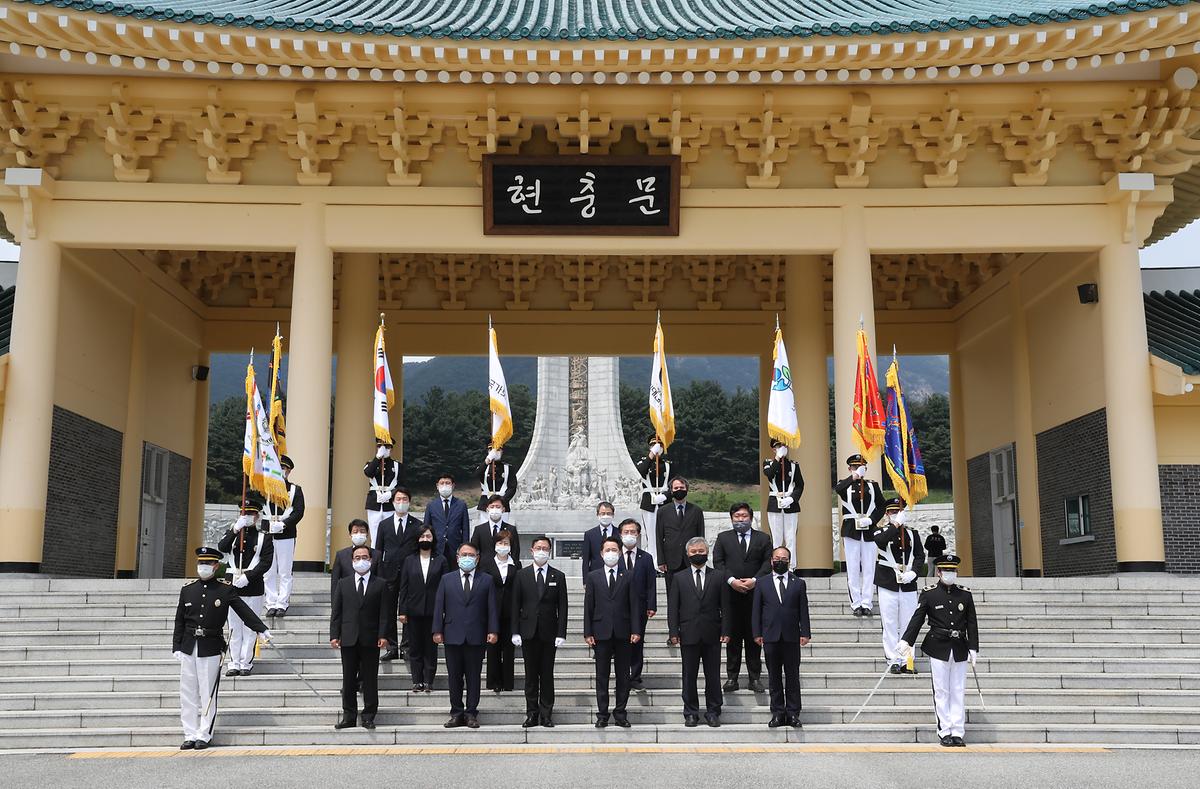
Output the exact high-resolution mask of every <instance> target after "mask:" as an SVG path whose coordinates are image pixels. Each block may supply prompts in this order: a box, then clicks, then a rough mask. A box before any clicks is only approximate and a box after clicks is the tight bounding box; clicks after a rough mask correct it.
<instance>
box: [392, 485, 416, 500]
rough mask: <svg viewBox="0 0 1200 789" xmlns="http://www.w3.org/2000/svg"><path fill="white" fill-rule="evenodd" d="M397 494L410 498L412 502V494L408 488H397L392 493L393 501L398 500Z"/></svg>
mask: <svg viewBox="0 0 1200 789" xmlns="http://www.w3.org/2000/svg"><path fill="white" fill-rule="evenodd" d="M397 493H403V494H404V495H405V496H408V498H409V500H410V501H411V500H412V493H410V492H409V490H408V488H396V489H395V490H394V491H392V498H393V499H394V498H396V494H397Z"/></svg>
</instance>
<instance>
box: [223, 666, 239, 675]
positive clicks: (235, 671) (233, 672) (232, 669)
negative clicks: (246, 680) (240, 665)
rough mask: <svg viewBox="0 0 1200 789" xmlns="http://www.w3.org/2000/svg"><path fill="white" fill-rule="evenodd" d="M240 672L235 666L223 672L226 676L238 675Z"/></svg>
mask: <svg viewBox="0 0 1200 789" xmlns="http://www.w3.org/2000/svg"><path fill="white" fill-rule="evenodd" d="M240 673H241V672H240V671H238V670H237V669H236V668H231V669H229V670H228V671H226V672H225V676H227V677H236V676H238V675H239V674H240Z"/></svg>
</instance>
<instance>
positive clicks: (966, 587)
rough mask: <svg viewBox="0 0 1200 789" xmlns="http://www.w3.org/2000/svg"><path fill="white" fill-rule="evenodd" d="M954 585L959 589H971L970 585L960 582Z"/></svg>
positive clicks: (965, 590) (966, 590) (967, 590)
mask: <svg viewBox="0 0 1200 789" xmlns="http://www.w3.org/2000/svg"><path fill="white" fill-rule="evenodd" d="M955 586H957V587H958V588H959V589H962V590H963V591H964V592H969V591H971V587H969V586H963V585H962V584H955Z"/></svg>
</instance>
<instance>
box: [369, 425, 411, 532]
mask: <svg viewBox="0 0 1200 789" xmlns="http://www.w3.org/2000/svg"><path fill="white" fill-rule="evenodd" d="M363 476H365V477H366V478H367V479H369V480H370V481H371V486H370V488H369V489H368V490H367V504H366V509H367V526H368V527H369V529H370V542H368V543H367V545H374V544H375V537H376V536H377V535H378V534H379V524H380V522H382V521H383V520H384V519H385V518H390V517H391V516H392V513H393V512H395V509H396V508H395V504H394V503H393V498H394V497H395V495H396V488H397V487H398V486H399V485H400V484H402V482H403V478H404V464H403V463H401V462H400V461H398V460H392V443H391V442H390V441H384V440H383V439H379V438H377V439H375V457H373V458H371V460H370V461H369V462H368V463H367V465H365V466H363Z"/></svg>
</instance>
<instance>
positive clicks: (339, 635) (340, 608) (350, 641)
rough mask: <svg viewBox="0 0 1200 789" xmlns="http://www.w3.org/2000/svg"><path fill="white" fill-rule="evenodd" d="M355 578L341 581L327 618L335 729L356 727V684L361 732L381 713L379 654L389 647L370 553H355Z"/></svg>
mask: <svg viewBox="0 0 1200 789" xmlns="http://www.w3.org/2000/svg"><path fill="white" fill-rule="evenodd" d="M351 556H352V558H353V560H354V575H353V576H351V577H348V578H343V579H342V580H341V581H340V582H338V585H337V587H336V588H335V589H334V591H333V610H332V612H331V614H330V616H329V646H331V647H333V648H334V649H336V650H338V651H339V652H340V653H341V657H342V717H341V720H339V721H338V722H337V723H336V724H334V728H335V729H348V728H350V727H351V726H353V725H355V723H357V721H358V693H357V688H358V683H359V682H362V694H363V709H362V726H363V728H364V729H374V728H375V713H376V712H378V711H379V650H381V649H383V648H385V647H386V646H387V639H386V638H384V635H383V634H384V633H385V632H386V630H387V625H388V623H387V620H388V610H389V609H388V604H387V589H386V587H387V583H386V582H385V581H384V580H383V579H382V578H380V577H378V576H377V575H372V574H371V551H370V549H369V548H367V547H366V546H365V545H364V546H362V547H361V548H355V549H354V553H352V554H351Z"/></svg>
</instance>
